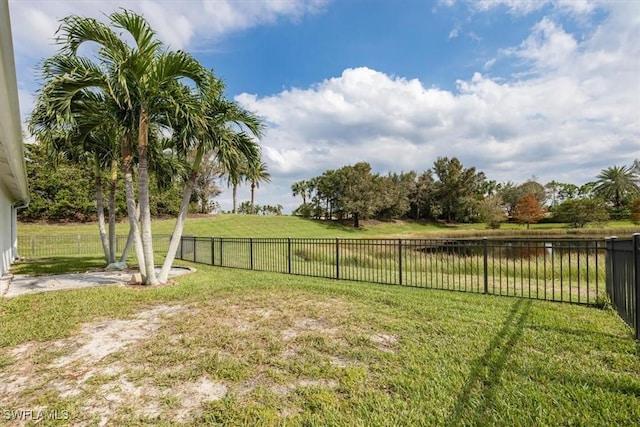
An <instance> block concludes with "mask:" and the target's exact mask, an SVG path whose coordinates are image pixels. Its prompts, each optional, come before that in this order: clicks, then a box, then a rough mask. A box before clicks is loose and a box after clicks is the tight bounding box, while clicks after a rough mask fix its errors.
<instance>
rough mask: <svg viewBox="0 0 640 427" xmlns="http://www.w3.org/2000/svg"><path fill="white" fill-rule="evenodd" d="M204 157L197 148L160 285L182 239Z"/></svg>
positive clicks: (163, 265)
mask: <svg viewBox="0 0 640 427" xmlns="http://www.w3.org/2000/svg"><path fill="white" fill-rule="evenodd" d="M203 155H204V149H203V148H202V147H199V148H198V151H197V152H196V157H195V159H194V160H193V165H192V167H191V172H190V173H189V180H188V181H187V186H186V187H185V189H184V193H183V194H182V204H181V205H180V213H179V214H178V218H177V219H176V225H175V227H174V228H173V234H172V235H171V241H170V242H169V249H168V250H167V256H166V257H165V259H164V263H163V264H162V270H160V276H158V281H159V282H160V283H166V282H167V280H168V279H169V271H171V266H172V265H173V260H174V259H175V258H176V253H177V252H178V246H179V245H180V239H181V238H182V230H183V229H184V223H185V221H186V219H187V211H188V209H189V201H190V200H191V193H193V189H194V188H195V186H196V179H197V178H198V170H199V169H200V164H201V163H202V156H203Z"/></svg>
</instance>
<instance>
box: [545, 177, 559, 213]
mask: <svg viewBox="0 0 640 427" xmlns="http://www.w3.org/2000/svg"><path fill="white" fill-rule="evenodd" d="M561 185H562V184H561V183H559V182H558V181H555V180H554V181H550V182H548V183H546V184H545V186H544V189H545V191H546V193H547V200H549V201H550V206H551V209H553V208H555V207H556V206H557V205H558V203H559V200H560V188H561V187H560V186H561Z"/></svg>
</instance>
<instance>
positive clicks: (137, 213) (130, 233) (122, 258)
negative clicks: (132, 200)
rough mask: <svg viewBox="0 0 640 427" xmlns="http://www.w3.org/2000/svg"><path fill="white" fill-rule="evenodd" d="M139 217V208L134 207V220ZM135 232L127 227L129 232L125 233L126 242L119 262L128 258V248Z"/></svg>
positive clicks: (125, 261) (129, 248) (124, 261)
mask: <svg viewBox="0 0 640 427" xmlns="http://www.w3.org/2000/svg"><path fill="white" fill-rule="evenodd" d="M139 217H140V209H137V208H136V221H137V218H139ZM135 236H136V234H135V233H134V232H133V230H132V229H131V228H129V234H128V235H127V242H126V243H125V244H124V249H122V255H121V256H120V262H121V263H124V264H126V263H127V259H128V258H129V250H131V244H132V243H133V241H134V238H135Z"/></svg>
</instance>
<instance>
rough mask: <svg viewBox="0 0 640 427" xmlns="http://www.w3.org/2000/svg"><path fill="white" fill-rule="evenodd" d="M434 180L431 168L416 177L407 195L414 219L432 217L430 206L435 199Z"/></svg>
mask: <svg viewBox="0 0 640 427" xmlns="http://www.w3.org/2000/svg"><path fill="white" fill-rule="evenodd" d="M434 183H435V181H434V179H433V173H432V172H431V170H427V171H425V172H423V173H422V174H421V175H420V176H418V177H417V179H416V182H415V185H414V186H413V191H412V192H411V194H410V196H409V201H410V203H411V212H412V213H413V217H414V218H415V219H421V218H427V217H432V218H433V212H432V209H431V208H432V207H433V204H434V199H435V191H436V188H435V185H434Z"/></svg>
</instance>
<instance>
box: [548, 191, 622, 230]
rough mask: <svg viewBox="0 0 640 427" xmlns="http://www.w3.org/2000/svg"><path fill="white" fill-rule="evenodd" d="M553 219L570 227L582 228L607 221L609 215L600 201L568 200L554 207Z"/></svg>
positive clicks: (587, 199)
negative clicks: (589, 224) (591, 223)
mask: <svg viewBox="0 0 640 427" xmlns="http://www.w3.org/2000/svg"><path fill="white" fill-rule="evenodd" d="M554 218H555V219H556V220H557V221H559V222H564V223H567V224H569V225H570V226H571V227H574V228H583V227H584V226H585V225H586V224H588V223H590V222H605V221H607V220H608V219H609V214H608V213H607V208H606V206H605V204H604V202H603V201H602V200H600V199H589V198H583V199H569V200H565V201H564V202H562V203H561V204H559V205H558V206H557V207H556V209H555V212H554Z"/></svg>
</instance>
